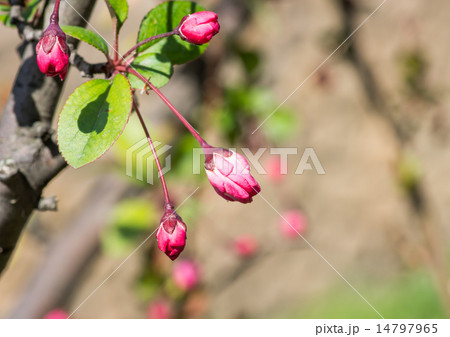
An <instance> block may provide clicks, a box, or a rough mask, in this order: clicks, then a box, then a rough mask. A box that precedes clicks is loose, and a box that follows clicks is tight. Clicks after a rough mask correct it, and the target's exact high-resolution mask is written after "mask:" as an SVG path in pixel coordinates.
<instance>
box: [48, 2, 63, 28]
mask: <svg viewBox="0 0 450 337" xmlns="http://www.w3.org/2000/svg"><path fill="white" fill-rule="evenodd" d="M60 2H61V0H56V1H55V7H53V12H52V15H50V24H54V25H57V24H58V22H59V4H60Z"/></svg>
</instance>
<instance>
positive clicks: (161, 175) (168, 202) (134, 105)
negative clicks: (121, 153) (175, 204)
mask: <svg viewBox="0 0 450 337" xmlns="http://www.w3.org/2000/svg"><path fill="white" fill-rule="evenodd" d="M133 107H134V110H135V111H136V115H137V116H138V118H139V121H140V122H141V125H142V128H143V129H144V133H145V136H146V137H147V141H148V145H150V149H151V150H152V153H153V157H154V158H155V162H156V167H157V169H158V176H159V179H160V180H161V185H162V188H163V192H164V200H165V204H166V205H167V204H171V202H170V198H169V192H168V190H167V185H166V179H165V178H164V174H163V172H162V168H161V163H160V161H159V158H158V154H157V153H156V149H155V145H154V144H153V141H152V138H151V137H150V133H149V132H148V129H147V126H146V125H145V122H144V119H143V118H142V115H141V112H140V111H139V108H138V106H137V104H136V102H134V101H133Z"/></svg>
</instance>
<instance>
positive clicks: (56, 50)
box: [36, 23, 70, 80]
mask: <svg viewBox="0 0 450 337" xmlns="http://www.w3.org/2000/svg"><path fill="white" fill-rule="evenodd" d="M36 55H37V63H38V66H39V69H40V70H41V71H42V72H43V73H44V74H46V75H47V76H56V75H59V77H60V78H61V80H64V78H65V77H66V74H67V70H68V69H69V55H70V50H69V47H68V46H67V43H66V34H64V32H63V31H62V30H61V28H60V27H59V26H58V25H57V24H54V23H51V24H50V25H49V26H48V28H47V29H46V30H45V31H44V33H43V34H42V37H41V39H40V40H39V42H38V44H37V46H36Z"/></svg>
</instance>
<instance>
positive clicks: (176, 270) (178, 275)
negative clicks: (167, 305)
mask: <svg viewBox="0 0 450 337" xmlns="http://www.w3.org/2000/svg"><path fill="white" fill-rule="evenodd" d="M172 277H173V281H174V282H175V284H176V285H177V287H178V288H180V289H181V290H184V291H189V290H191V289H192V288H194V287H195V286H196V285H197V283H198V280H199V278H200V273H199V269H198V267H197V264H196V263H195V262H193V261H191V260H182V261H179V262H178V263H177V264H176V265H175V266H174V267H173V271H172Z"/></svg>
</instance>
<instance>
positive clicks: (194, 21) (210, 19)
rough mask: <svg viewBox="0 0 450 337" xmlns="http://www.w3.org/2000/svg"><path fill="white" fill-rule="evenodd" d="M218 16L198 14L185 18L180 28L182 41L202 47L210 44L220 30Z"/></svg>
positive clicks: (205, 13) (212, 13)
mask: <svg viewBox="0 0 450 337" xmlns="http://www.w3.org/2000/svg"><path fill="white" fill-rule="evenodd" d="M217 19H218V18H217V14H216V13H214V12H207V11H204V12H197V13H193V14H189V15H187V16H185V17H184V18H183V19H182V20H181V22H180V25H179V26H178V34H179V35H180V37H181V39H183V40H185V41H187V42H190V43H193V44H197V45H202V44H205V43H208V42H209V41H210V40H211V39H212V37H213V36H214V35H216V34H217V33H218V32H219V30H220V25H219V22H218V21H217Z"/></svg>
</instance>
